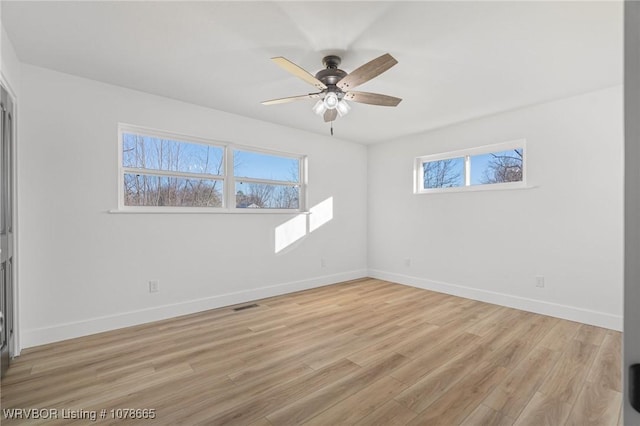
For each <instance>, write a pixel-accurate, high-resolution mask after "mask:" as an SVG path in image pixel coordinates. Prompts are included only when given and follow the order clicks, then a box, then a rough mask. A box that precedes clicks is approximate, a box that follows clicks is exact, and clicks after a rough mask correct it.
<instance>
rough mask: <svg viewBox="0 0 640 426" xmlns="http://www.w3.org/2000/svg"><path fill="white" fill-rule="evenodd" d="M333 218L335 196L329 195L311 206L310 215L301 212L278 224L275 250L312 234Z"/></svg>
mask: <svg viewBox="0 0 640 426" xmlns="http://www.w3.org/2000/svg"><path fill="white" fill-rule="evenodd" d="M307 218H308V219H307ZM331 219H333V197H329V198H327V199H326V200H324V201H322V202H321V203H318V204H316V205H315V206H313V207H311V209H309V214H308V215H305V214H300V215H298V216H296V217H294V218H292V219H289V220H288V221H286V222H285V223H283V224H282V225H279V226H277V227H276V230H275V240H276V243H275V246H276V247H275V252H276V253H280V252H281V251H282V250H284V249H285V248H287V247H289V246H290V245H291V244H293V243H295V242H296V241H298V240H299V239H301V238H302V237H304V236H305V235H307V233H309V234H310V233H312V232H313V231H315V230H316V229H318V228H320V227H321V226H323V225H325V224H326V223H328V222H330V221H331ZM307 229H308V231H307Z"/></svg>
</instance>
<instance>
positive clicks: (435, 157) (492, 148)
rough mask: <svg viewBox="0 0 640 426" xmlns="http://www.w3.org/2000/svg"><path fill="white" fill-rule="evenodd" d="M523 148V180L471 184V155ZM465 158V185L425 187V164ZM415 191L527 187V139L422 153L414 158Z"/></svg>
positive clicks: (437, 191)
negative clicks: (434, 152) (427, 153)
mask: <svg viewBox="0 0 640 426" xmlns="http://www.w3.org/2000/svg"><path fill="white" fill-rule="evenodd" d="M513 149H522V180H521V181H517V182H501V183H487V184H475V185H472V184H471V157H474V156H477V155H483V154H490V153H493V152H502V151H509V150H513ZM455 158H463V159H464V166H463V170H462V172H463V181H464V185H462V186H454V187H450V188H425V187H424V164H425V163H430V162H434V161H442V160H450V159H455ZM413 175H414V176H413V192H414V194H434V193H435V194H437V193H445V192H468V191H495V190H504V189H517V188H527V187H528V186H527V141H526V139H516V140H512V141H507V142H501V143H496V144H491V145H483V146H478V147H474V148H467V149H461V150H456V151H447V152H440V153H436V154H429V155H422V156H420V157H416V158H415V160H414V169H413Z"/></svg>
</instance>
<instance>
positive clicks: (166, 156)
mask: <svg viewBox="0 0 640 426" xmlns="http://www.w3.org/2000/svg"><path fill="white" fill-rule="evenodd" d="M120 147H121V148H120V155H121V161H120V179H121V182H120V203H119V205H120V208H121V209H123V208H127V209H129V210H131V209H135V210H141V211H161V210H164V211H167V210H169V211H174V210H176V209H177V210H178V211H193V210H205V211H209V210H210V211H239V210H236V209H252V210H253V211H260V210H264V209H269V211H274V210H301V209H302V207H303V206H304V204H303V196H304V182H303V178H304V175H305V174H304V167H305V157H304V156H300V155H294V154H283V153H275V152H266V151H258V150H255V149H251V148H246V147H240V146H235V145H231V144H224V145H223V144H220V143H216V142H213V141H208V140H204V139H199V138H192V137H186V136H181V135H174V134H170V133H165V132H158V131H154V130H148V129H141V128H137V127H133V126H125V125H121V126H120ZM245 211H246V210H245Z"/></svg>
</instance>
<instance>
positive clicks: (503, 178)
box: [482, 148, 523, 184]
mask: <svg viewBox="0 0 640 426" xmlns="http://www.w3.org/2000/svg"><path fill="white" fill-rule="evenodd" d="M522 152H523V151H522V148H518V149H513V150H510V151H504V152H498V153H492V154H491V157H492V158H491V159H490V160H489V162H488V164H487V167H486V169H485V171H484V178H483V180H482V183H485V184H489V183H503V182H521V181H522Z"/></svg>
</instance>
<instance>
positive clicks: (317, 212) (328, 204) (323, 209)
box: [309, 197, 333, 232]
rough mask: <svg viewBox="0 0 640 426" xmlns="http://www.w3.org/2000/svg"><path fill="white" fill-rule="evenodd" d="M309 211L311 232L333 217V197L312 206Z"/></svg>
mask: <svg viewBox="0 0 640 426" xmlns="http://www.w3.org/2000/svg"><path fill="white" fill-rule="evenodd" d="M309 213H311V214H310V215H309V232H313V231H315V230H316V229H318V228H320V227H321V226H322V225H324V224H325V223H327V222H329V221H330V220H331V219H333V197H329V198H327V199H326V200H324V201H323V202H321V203H319V204H316V205H315V206H313V207H311V209H310V210H309Z"/></svg>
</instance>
